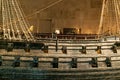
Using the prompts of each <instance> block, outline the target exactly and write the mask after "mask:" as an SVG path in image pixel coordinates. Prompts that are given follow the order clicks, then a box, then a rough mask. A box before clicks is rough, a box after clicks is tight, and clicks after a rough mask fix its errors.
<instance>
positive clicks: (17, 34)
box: [11, 0, 21, 40]
mask: <svg viewBox="0 0 120 80" xmlns="http://www.w3.org/2000/svg"><path fill="white" fill-rule="evenodd" d="M13 2H14V1H13V0H12V1H11V6H12V7H11V8H12V9H13V11H12V15H13V17H14V19H17V16H16V15H15V14H16V13H15V9H14V7H15V6H14V5H13V4H12V3H13ZM14 19H13V21H14ZM17 26H18V25H17V22H14V29H16V38H18V39H19V40H21V35H20V31H19V29H18V27H17Z"/></svg>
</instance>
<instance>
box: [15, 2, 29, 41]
mask: <svg viewBox="0 0 120 80" xmlns="http://www.w3.org/2000/svg"><path fill="white" fill-rule="evenodd" d="M14 3H15V5H16V7H17V8H18V13H19V16H20V17H21V23H22V25H23V27H22V28H23V29H24V31H25V34H26V39H27V41H29V38H30V36H29V34H28V31H27V29H26V24H25V21H24V17H23V15H22V13H21V10H20V8H19V5H18V4H17V2H16V0H15V1H14Z"/></svg>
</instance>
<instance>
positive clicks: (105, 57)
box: [0, 0, 120, 80]
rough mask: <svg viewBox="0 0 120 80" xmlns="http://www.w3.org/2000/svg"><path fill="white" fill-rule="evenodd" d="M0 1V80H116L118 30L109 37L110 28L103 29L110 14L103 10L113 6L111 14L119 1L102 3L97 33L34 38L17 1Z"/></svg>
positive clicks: (119, 58)
mask: <svg viewBox="0 0 120 80" xmlns="http://www.w3.org/2000/svg"><path fill="white" fill-rule="evenodd" d="M0 2H1V5H2V8H1V11H2V31H1V33H0V35H1V36H0V37H1V38H0V80H119V79H120V71H119V70H120V37H119V34H118V33H119V30H117V31H115V33H116V34H114V35H112V34H113V33H112V31H110V28H108V29H107V30H105V29H104V27H103V23H104V22H103V21H106V20H105V19H106V18H104V17H105V16H104V15H105V14H106V13H109V11H111V10H107V11H108V12H107V11H106V8H107V9H109V8H110V9H111V5H108V4H107V3H111V2H112V3H115V4H114V5H116V6H114V8H115V9H116V10H114V11H117V10H118V9H119V2H120V1H119V0H103V6H102V11H101V19H100V25H99V30H98V34H57V33H54V34H52V33H51V34H36V35H37V36H36V35H33V34H32V33H31V31H30V29H31V28H32V27H31V28H30V29H29V27H28V26H29V24H27V22H26V20H25V18H24V14H23V12H22V9H21V7H20V6H19V4H18V2H17V0H0ZM9 11H10V12H9ZM13 14H14V15H13ZM117 14H119V11H118V12H116V16H117V17H116V21H117V23H116V24H117V25H118V23H119V22H118V21H119V17H118V15H117ZM113 25H115V24H113ZM17 26H19V27H17ZM105 26H106V25H105ZM108 26H109V25H108ZM118 27H119V26H118Z"/></svg>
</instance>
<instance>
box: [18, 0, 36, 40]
mask: <svg viewBox="0 0 120 80" xmlns="http://www.w3.org/2000/svg"><path fill="white" fill-rule="evenodd" d="M16 2H17V4H18V5H19V8H20V10H21V13H22V15H23V18H24V17H25V14H24V12H23V9H22V7H21V6H20V2H19V0H17V1H16ZM23 20H24V24H25V25H26V28H27V30H28V33H29V36H30V37H31V39H32V40H34V37H33V35H32V33H31V31H30V30H29V28H28V26H30V24H29V22H28V20H27V19H25V18H24V19H23Z"/></svg>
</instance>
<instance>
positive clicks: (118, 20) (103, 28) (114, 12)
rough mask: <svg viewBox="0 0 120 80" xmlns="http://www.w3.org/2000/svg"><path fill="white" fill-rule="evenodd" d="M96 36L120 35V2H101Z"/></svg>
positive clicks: (119, 0)
mask: <svg viewBox="0 0 120 80" xmlns="http://www.w3.org/2000/svg"><path fill="white" fill-rule="evenodd" d="M98 35H99V37H100V35H101V37H102V36H110V35H114V36H118V35H120V0H103V5H102V11H101V18H100V23H99V30H98Z"/></svg>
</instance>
